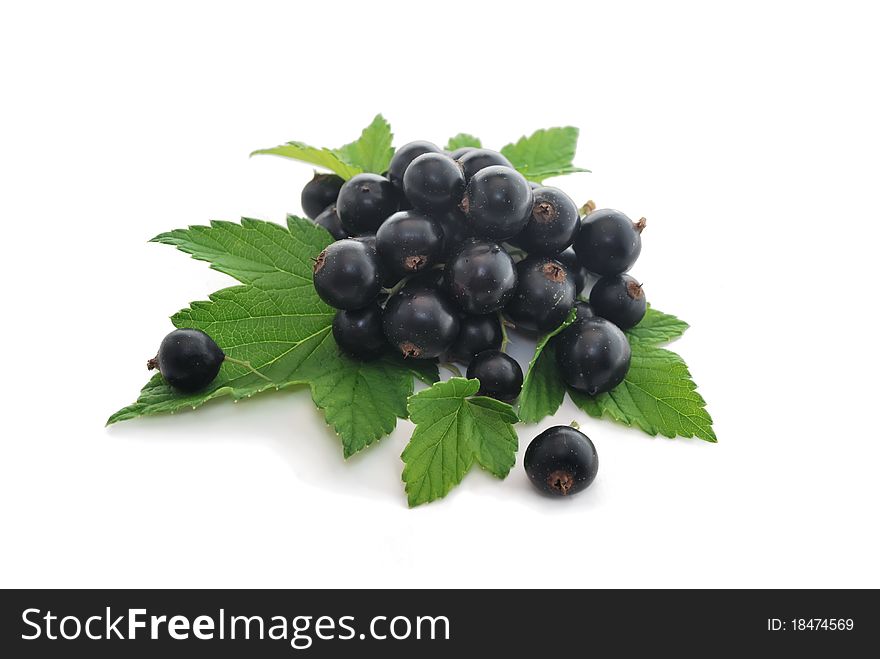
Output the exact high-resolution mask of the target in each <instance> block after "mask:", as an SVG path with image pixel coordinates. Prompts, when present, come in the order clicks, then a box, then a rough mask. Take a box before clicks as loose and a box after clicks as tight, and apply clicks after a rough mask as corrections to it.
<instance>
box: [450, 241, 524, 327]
mask: <svg viewBox="0 0 880 659" xmlns="http://www.w3.org/2000/svg"><path fill="white" fill-rule="evenodd" d="M516 281H517V280H516V265H515V264H514V262H513V259H512V258H510V255H509V254H508V253H507V252H506V251H504V248H503V247H501V246H500V245H499V244H498V243H494V242H490V241H485V240H477V239H473V238H472V239H469V240H466V241H465V242H464V243H463V244H462V245H461V247H460V248H459V250H458V251H457V252H456V253H455V254H454V255H453V256H451V257H450V258H449V260H448V261H447V262H446V268H445V270H444V278H443V283H444V286H445V287H446V290H447V292H448V293H449V296H450V297H451V298H452V300H453V301H455V303H456V304H458V306H459V307H460V308H461V310H462V311H464V312H465V313H469V314H475V315H481V314H489V313H494V312H496V311H500V310H501V309H502V308H503V307H504V305H506V304H507V303H508V302H509V301H510V298H511V297H513V294H514V291H515V290H516Z"/></svg>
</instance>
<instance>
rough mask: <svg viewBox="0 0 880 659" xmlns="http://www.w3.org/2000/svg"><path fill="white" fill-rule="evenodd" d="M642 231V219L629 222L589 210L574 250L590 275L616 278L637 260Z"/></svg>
mask: <svg viewBox="0 0 880 659" xmlns="http://www.w3.org/2000/svg"><path fill="white" fill-rule="evenodd" d="M644 228H645V218H642V219H641V220H639V221H638V222H633V221H632V220H630V219H629V218H628V217H627V216H626V215H624V214H623V213H621V212H620V211H616V210H611V209H603V210H597V211H593V212H592V213H590V214H589V215H587V216H586V217H585V218H584V219H583V221H582V222H581V229H580V231H579V232H578V235H577V238H575V241H574V250H575V252H577V255H578V259H579V260H580V262H581V265H583V266H584V267H585V268H586V269H587V270H589V271H590V272H595V273H596V274H597V275H599V276H603V277H604V276H606V275H619V274H622V273H624V272H626V271H627V270H629V269H630V268H631V267H632V266H633V264H634V263H635V262H636V259H638V258H639V254H640V253H641V251H642V235H641V234H642V230H643V229H644Z"/></svg>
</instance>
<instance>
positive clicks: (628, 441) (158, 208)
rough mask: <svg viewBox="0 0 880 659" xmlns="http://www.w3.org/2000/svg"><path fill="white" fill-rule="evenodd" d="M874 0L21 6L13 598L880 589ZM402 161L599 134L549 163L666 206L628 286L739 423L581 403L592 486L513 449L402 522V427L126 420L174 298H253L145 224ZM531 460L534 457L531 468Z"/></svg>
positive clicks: (11, 190)
mask: <svg viewBox="0 0 880 659" xmlns="http://www.w3.org/2000/svg"><path fill="white" fill-rule="evenodd" d="M876 26H877V16H876V15H875V14H874V13H873V11H872V10H871V3H855V2H853V3H849V2H827V3H813V2H791V3H788V2H767V1H763V2H755V3H753V2H738V3H727V5H726V6H724V7H722V6H721V5H720V4H719V3H697V2H694V3H681V2H678V3H627V2H618V3H601V6H594V5H593V4H592V3H584V2H577V3H575V2H552V1H547V0H545V1H544V2H540V3H533V2H528V3H526V2H513V1H511V0H507V1H506V2H503V3H499V2H451V1H449V0H446V1H444V2H441V3H436V2H435V3H417V2H401V3H396V2H384V3H382V2H371V3H366V2H355V3H346V2H317V3H307V2H297V3H262V2H247V3H238V4H237V5H232V4H227V3H221V2H198V3H197V2H188V3H181V2H152V3H142V4H141V5H140V6H136V5H135V4H134V3H117V2H106V3H98V2H78V3H64V2H56V3H49V2H30V3H15V5H13V4H12V3H5V4H4V5H3V9H2V10H0V60H2V62H3V65H2V68H0V82H2V89H0V94H2V101H0V136H2V141H0V205H2V215H0V222H2V242H0V245H2V258H0V267H2V275H3V277H2V288H0V290H2V306H3V313H2V315H3V322H2V326H0V332H2V346H3V353H2V360H0V363H2V366H3V376H2V379H0V387H2V401H3V402H2V406H3V413H2V432H0V435H2V440H0V441H2V444H0V446H2V448H0V473H2V477H0V529H2V536H3V540H2V543H0V559H2V560H0V585H2V586H96V587H98V586H117V587H122V586H217V587H220V586H254V587H275V586H278V587H281V586H285V587H300V586H303V587H304V586H319V587H337V586H413V587H429V586H476V587H488V586H546V587H553V588H561V587H571V586H587V587H594V586H595V587H600V586H605V587H618V586H623V587H637V586H650V587H655V586H671V587H679V586H697V587H709V586H713V587H714V586H733V587H740V586H770V587H782V586H798V587H801V586H803V587H806V586H847V587H860V586H873V587H878V586H880V569H878V564H877V555H878V550H880V543H878V536H877V504H878V499H880V497H878V476H877V474H878V463H880V437H878V432H877V419H876V411H877V401H876V396H877V384H876V379H875V375H876V373H877V366H878V364H877V357H876V331H877V322H876V321H877V310H876V309H877V294H876V284H877V280H878V273H877V267H876V261H877V258H876V249H877V239H878V229H877V222H878V219H880V218H878V210H877V209H878V204H880V201H878V197H877V191H878V180H880V171H878V170H880V167H878V153H880V139H878V137H880V136H878V132H880V129H878V125H880V103H878V87H877V62H878V61H880V46H878V41H877V37H876ZM377 112H383V113H384V114H385V116H386V117H387V118H388V119H389V120H390V122H391V124H392V127H393V128H394V132H395V136H396V137H395V141H396V143H397V144H398V145H400V144H402V143H404V142H406V141H409V140H412V139H430V140H434V141H438V142H442V141H443V140H445V139H446V138H447V137H449V136H450V135H453V134H455V133H457V132H459V131H467V132H471V133H474V134H476V135H479V136H481V137H482V138H483V140H484V142H485V143H486V144H487V145H491V146H495V147H499V146H501V145H503V144H504V143H506V142H508V141H510V140H513V139H516V138H517V137H519V136H520V135H521V134H522V133H524V132H531V131H532V130H534V129H536V128H540V127H544V126H556V125H575V126H579V127H580V128H581V139H580V149H579V153H578V156H577V160H576V162H577V164H579V165H581V166H584V167H588V168H590V169H592V170H593V171H594V173H593V174H580V175H574V176H571V177H568V178H566V179H563V180H558V181H556V183H558V184H560V185H562V186H563V187H564V188H565V189H566V190H567V191H569V193H570V194H571V195H572V196H573V197H575V198H576V199H577V200H578V201H584V200H586V199H588V198H592V199H595V200H596V201H597V202H598V203H599V205H600V206H611V207H616V208H620V209H621V210H624V211H625V212H627V213H629V214H631V215H632V216H634V217H640V216H642V215H644V216H646V217H647V218H648V222H649V227H648V229H647V230H646V232H645V235H644V249H643V253H642V257H641V260H640V261H639V263H638V264H637V266H636V268H635V270H634V274H636V275H637V276H638V277H639V278H641V279H642V280H643V281H644V283H645V288H646V291H647V292H648V296H649V299H650V300H651V301H652V302H653V303H654V305H655V306H657V307H658V308H659V309H662V310H666V311H669V312H672V313H676V314H678V315H680V316H681V317H682V318H684V319H686V320H687V321H688V322H689V323H690V324H691V325H692V328H691V330H689V332H688V333H687V335H686V336H685V337H684V338H683V339H682V340H680V341H679V342H678V343H677V344H675V346H674V349H675V350H677V351H678V352H680V353H681V354H682V355H683V356H684V357H685V359H686V360H687V362H688V364H689V366H690V368H691V371H692V373H693V375H694V378H695V379H696V381H697V382H698V383H699V385H700V392H701V393H702V394H703V395H704V397H705V398H706V399H707V400H708V401H709V411H710V412H711V414H712V415H713V417H714V419H715V428H716V431H717V433H718V436H719V439H720V442H719V443H718V444H717V445H710V444H707V443H704V442H701V441H697V440H681V439H678V440H667V439H663V438H659V439H652V438H650V437H648V436H646V435H644V434H642V433H640V432H639V431H637V430H630V429H627V428H623V427H619V426H616V425H615V424H613V423H610V422H606V421H602V422H600V421H596V420H592V419H589V418H586V416H585V415H584V414H583V413H581V412H579V411H577V410H576V409H575V408H574V407H573V406H571V404H570V403H566V405H565V406H564V407H563V408H562V409H561V410H560V411H559V413H558V414H557V415H556V417H555V418H554V419H546V420H545V421H544V422H543V423H541V424H539V426H537V427H529V426H523V427H520V438H521V443H522V445H525V443H527V442H528V440H529V439H530V438H531V437H533V436H534V435H535V434H537V432H538V431H539V430H541V429H543V428H545V427H547V426H550V425H553V424H555V423H568V422H570V421H571V420H572V419H573V418H576V419H578V420H579V421H580V422H581V423H582V427H583V429H584V430H585V431H586V432H587V434H589V435H590V436H591V437H592V438H593V439H594V441H595V443H596V446H597V448H598V451H599V454H600V458H601V467H600V470H599V476H598V478H597V480H596V482H595V484H594V485H593V486H592V487H591V488H590V489H589V490H588V491H587V492H585V493H584V494H582V495H580V496H578V497H575V498H573V499H571V500H563V501H555V500H546V499H543V498H541V497H538V496H536V495H535V494H534V493H533V492H532V491H531V489H530V486H529V485H528V483H527V480H526V478H525V475H524V472H523V470H522V466H521V463H520V462H519V461H518V463H517V466H516V467H515V468H514V470H513V471H512V473H511V475H510V476H509V478H508V479H507V480H506V481H504V482H500V481H497V480H495V479H493V478H491V477H489V476H487V475H485V474H483V473H479V472H473V473H471V474H470V475H468V476H467V477H466V479H465V482H464V483H463V484H462V485H461V486H460V487H459V488H457V489H456V490H454V491H453V493H452V494H450V496H449V497H447V499H446V500H444V501H441V502H438V503H434V504H431V505H428V506H424V507H422V508H419V509H416V510H408V509H407V508H406V503H405V498H404V494H403V488H402V484H401V483H400V471H401V467H402V465H401V462H400V460H399V457H398V456H399V455H400V452H401V450H402V448H403V446H404V445H405V443H406V441H407V439H408V437H409V435H410V433H411V432H412V426H411V425H410V424H409V423H408V422H403V423H401V424H400V425H399V427H398V429H397V431H396V432H395V433H394V434H393V435H392V436H390V437H388V438H385V439H384V440H383V441H382V442H380V444H379V445H377V446H375V447H373V448H372V449H370V450H367V451H365V452H364V453H363V454H360V455H358V456H356V457H355V458H353V459H351V460H349V461H348V462H344V461H343V460H342V456H341V450H340V446H339V444H338V442H337V440H336V438H335V437H334V436H333V434H332V433H331V432H330V431H329V430H328V429H327V428H326V426H325V425H324V423H323V421H322V417H321V416H320V414H319V413H318V412H317V411H316V410H315V409H314V407H313V405H312V403H311V401H310V399H309V396H308V393H307V392H306V391H305V390H298V391H294V392H285V393H278V394H272V395H266V396H264V397H261V398H260V399H254V400H251V401H248V402H243V403H240V404H236V405H233V404H232V403H230V402H228V401H225V402H216V403H214V404H210V405H207V406H206V407H204V408H203V409H201V410H199V411H197V412H191V413H182V414H179V415H177V416H174V417H166V418H154V419H146V420H138V421H130V422H126V423H124V424H120V425H118V426H115V427H112V428H110V429H105V428H104V421H105V419H106V418H107V416H108V415H109V414H110V413H111V412H113V411H115V410H116V409H118V408H119V407H121V406H123V405H125V404H127V403H129V402H131V401H132V400H134V398H135V397H136V395H137V392H138V390H139V388H140V387H141V385H142V384H143V383H144V382H145V381H146V378H147V373H146V371H145V370H144V367H143V364H144V361H145V360H146V359H147V358H148V357H149V356H151V355H152V354H154V353H155V350H156V347H157V346H158V344H159V341H160V340H161V338H162V337H163V336H164V335H165V334H166V333H167V332H168V331H170V329H171V325H170V323H169V321H168V316H169V315H170V314H171V313H173V312H174V311H176V310H177V309H179V308H181V307H184V306H186V305H187V303H188V302H189V301H191V300H197V299H204V298H205V297H206V296H207V294H208V293H210V292H212V291H213V290H216V289H217V288H221V287H223V286H226V285H228V284H229V283H230V280H229V279H228V278H226V277H225V276H223V275H221V274H219V273H216V272H213V271H211V270H209V269H208V267H207V266H206V264H204V263H199V262H195V261H192V260H191V259H189V258H188V257H186V256H185V255H182V254H180V253H178V252H176V251H175V250H174V249H172V248H169V247H166V246H160V245H154V244H147V242H146V241H147V239H148V238H150V237H152V236H153V235H155V234H157V233H159V232H161V231H164V230H168V229H171V228H176V227H182V226H186V225H187V224H199V223H205V222H206V221H208V220H209V219H236V218H237V217H239V216H240V215H247V216H251V217H259V218H265V219H274V220H278V221H281V220H283V217H284V214H285V212H287V211H291V212H298V211H299V192H300V189H301V187H302V185H303V184H304V183H305V182H306V180H307V179H308V178H309V176H310V173H311V171H310V169H309V167H308V166H306V165H300V164H297V163H294V162H290V161H285V160H282V159H277V158H253V159H248V153H249V152H250V151H251V150H252V149H254V148H258V147H266V146H273V145H275V144H278V143H280V142H283V141H286V140H290V139H301V140H305V141H308V142H311V143H313V144H317V145H330V146H335V145H338V144H341V143H343V142H346V141H349V140H350V139H353V138H354V137H356V136H357V134H358V133H359V131H360V129H361V128H362V127H363V126H364V125H366V124H367V123H368V122H369V121H370V120H371V119H372V117H373V115H374V114H375V113H377ZM520 455H521V454H520Z"/></svg>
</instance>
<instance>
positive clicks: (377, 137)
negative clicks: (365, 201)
mask: <svg viewBox="0 0 880 659" xmlns="http://www.w3.org/2000/svg"><path fill="white" fill-rule="evenodd" d="M392 138H393V135H392V134H391V126H390V125H389V124H388V122H387V121H385V117H383V116H382V115H381V114H377V115H376V117H375V119H373V122H372V123H371V124H370V125H369V126H367V127H366V128H364V130H363V131H362V132H361V136H360V137H359V138H358V139H357V140H356V141H354V142H351V143H350V144H346V145H345V146H342V147H339V148H338V149H336V150H335V151H334V153H335V154H336V155H337V156H338V157H339V159H340V160H342V161H343V162H345V163H347V164H348V165H351V166H352V167H355V168H357V169H359V170H360V171H362V172H373V173H374V174H382V173H383V172H385V171H387V170H388V164H389V163H390V162H391V157H392V156H393V155H394V148H393V147H392V146H391V140H392Z"/></svg>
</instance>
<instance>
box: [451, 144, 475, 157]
mask: <svg viewBox="0 0 880 659" xmlns="http://www.w3.org/2000/svg"><path fill="white" fill-rule="evenodd" d="M476 148H477V147H475V146H460V147H458V148H457V149H456V150H455V151H450V152H449V157H450V158H452V159H453V160H458V159H459V158H461V157H462V156H463V155H464V154H466V153H469V152H470V151H473V150H474V149H476Z"/></svg>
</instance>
